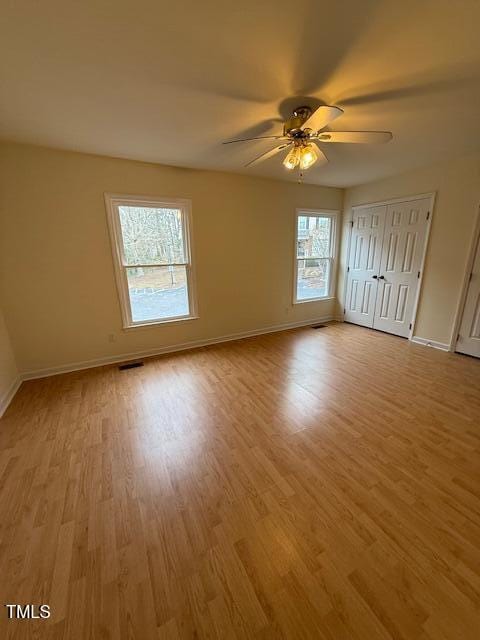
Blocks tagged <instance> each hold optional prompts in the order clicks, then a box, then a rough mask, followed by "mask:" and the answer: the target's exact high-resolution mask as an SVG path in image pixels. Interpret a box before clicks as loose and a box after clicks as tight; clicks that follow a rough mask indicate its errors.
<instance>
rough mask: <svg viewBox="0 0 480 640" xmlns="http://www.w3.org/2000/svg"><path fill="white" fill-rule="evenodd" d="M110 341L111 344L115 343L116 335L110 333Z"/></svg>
mask: <svg viewBox="0 0 480 640" xmlns="http://www.w3.org/2000/svg"><path fill="white" fill-rule="evenodd" d="M108 341H109V342H115V334H114V333H109V334H108Z"/></svg>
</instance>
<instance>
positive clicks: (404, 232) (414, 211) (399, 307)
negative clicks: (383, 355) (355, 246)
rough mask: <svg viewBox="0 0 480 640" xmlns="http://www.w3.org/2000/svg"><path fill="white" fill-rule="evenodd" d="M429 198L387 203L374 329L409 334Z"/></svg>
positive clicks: (401, 334)
mask: <svg viewBox="0 0 480 640" xmlns="http://www.w3.org/2000/svg"><path fill="white" fill-rule="evenodd" d="M429 211H430V199H429V198H426V199H424V200H413V201H410V202H401V203H398V204H390V205H388V206H387V213H386V219H385V231H384V236H383V247H382V257H381V260H380V270H379V272H378V291H377V300H376V305H375V314H374V321H373V328H374V329H379V330H380V331H387V332H388V333H394V334H395V335H397V336H404V337H405V338H406V337H408V334H409V333H410V329H411V322H412V317H413V309H414V305H415V301H416V296H417V290H418V284H419V278H420V269H421V266H422V260H423V255H424V250H425V238H426V235H427V220H428V218H429V215H430V213H429Z"/></svg>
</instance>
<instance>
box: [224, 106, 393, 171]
mask: <svg viewBox="0 0 480 640" xmlns="http://www.w3.org/2000/svg"><path fill="white" fill-rule="evenodd" d="M342 114H343V109H340V107H330V106H320V107H318V108H316V109H311V108H310V107H297V108H296V109H295V110H294V112H293V114H292V115H291V117H290V118H289V119H288V120H287V121H286V122H285V123H284V125H283V135H278V136H258V137H255V138H242V139H240V140H228V141H227V142H224V143H223V144H233V143H235V142H248V141H250V140H279V141H281V144H279V145H278V146H277V147H274V148H273V149H270V150H269V151H266V152H265V153H262V154H260V155H259V156H257V157H256V158H254V159H253V160H250V162H247V164H246V165H245V166H246V167H251V166H252V165H254V164H257V163H258V162H262V161H263V160H267V159H268V158H271V157H272V156H274V155H276V154H277V153H280V151H284V150H285V149H289V152H288V154H287V155H286V157H285V159H284V160H283V164H284V166H285V167H286V168H287V169H295V167H297V166H298V167H299V168H300V171H304V170H305V169H309V168H310V167H311V166H312V165H313V164H315V162H317V161H318V162H320V163H321V164H325V163H326V162H328V159H327V156H326V155H325V154H324V152H323V151H322V149H321V148H320V147H319V146H318V143H319V142H321V143H324V142H325V143H331V142H350V143H364V144H378V143H382V142H388V141H389V140H391V139H392V134H391V133H390V132H389V131H322V129H325V127H326V126H327V125H329V124H330V123H331V122H333V121H334V120H335V119H336V118H338V117H339V116H341V115H342Z"/></svg>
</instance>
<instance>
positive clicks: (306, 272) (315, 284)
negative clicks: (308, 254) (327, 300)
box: [297, 258, 330, 300]
mask: <svg viewBox="0 0 480 640" xmlns="http://www.w3.org/2000/svg"><path fill="white" fill-rule="evenodd" d="M329 277H330V260H328V259H325V258H323V259H320V260H312V259H310V260H299V261H298V275H297V300H311V299H312V298H322V297H325V296H327V295H328V281H329Z"/></svg>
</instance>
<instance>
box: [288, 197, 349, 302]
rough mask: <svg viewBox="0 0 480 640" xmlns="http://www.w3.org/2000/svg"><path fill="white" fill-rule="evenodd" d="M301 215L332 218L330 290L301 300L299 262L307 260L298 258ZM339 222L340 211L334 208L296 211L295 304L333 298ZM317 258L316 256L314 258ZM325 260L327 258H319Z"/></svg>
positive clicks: (329, 258) (294, 254) (294, 255)
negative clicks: (298, 282) (298, 287)
mask: <svg viewBox="0 0 480 640" xmlns="http://www.w3.org/2000/svg"><path fill="white" fill-rule="evenodd" d="M301 216H309V217H318V218H330V220H331V233H330V256H329V257H328V258H327V259H328V260H330V266H329V271H328V290H327V293H326V294H325V295H324V296H319V297H317V298H308V299H307V300H299V299H298V298H297V281H298V263H299V260H305V258H297V243H298V219H299V218H300V217H301ZM337 222H338V211H336V210H332V209H305V208H302V209H297V210H296V211H295V233H294V245H293V261H294V267H293V275H294V277H293V304H305V303H306V302H318V301H319V300H332V299H333V298H334V291H335V278H336V272H337V254H338V246H337ZM312 259H315V258H312ZM319 259H321V260H324V259H325V258H319Z"/></svg>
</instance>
